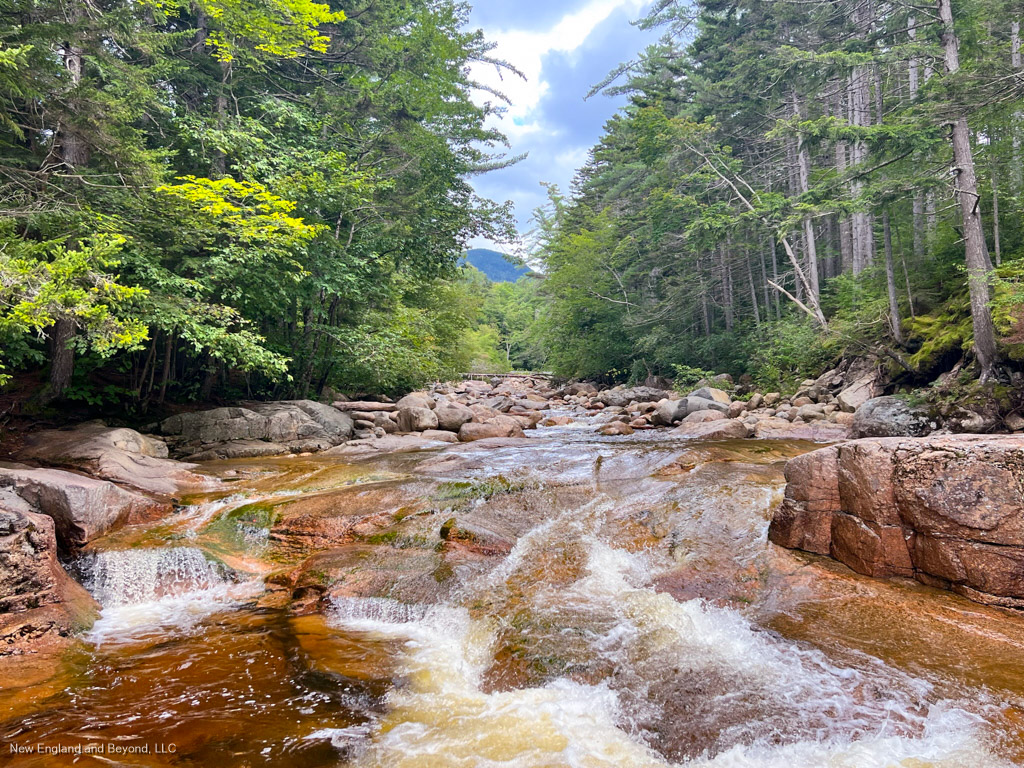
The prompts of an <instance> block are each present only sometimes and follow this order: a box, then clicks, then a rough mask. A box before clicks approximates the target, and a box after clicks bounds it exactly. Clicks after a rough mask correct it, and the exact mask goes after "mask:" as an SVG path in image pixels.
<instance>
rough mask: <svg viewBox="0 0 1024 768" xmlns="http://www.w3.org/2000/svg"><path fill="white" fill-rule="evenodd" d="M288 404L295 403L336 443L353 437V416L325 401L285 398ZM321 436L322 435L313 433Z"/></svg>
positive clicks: (325, 435)
mask: <svg viewBox="0 0 1024 768" xmlns="http://www.w3.org/2000/svg"><path fill="white" fill-rule="evenodd" d="M284 403H285V404H286V405H293V406H295V407H296V408H298V409H299V410H301V411H302V412H303V413H305V414H306V415H307V416H308V417H309V418H311V419H312V420H313V421H315V422H316V423H317V424H319V425H320V428H321V430H323V437H326V438H327V439H328V440H330V441H332V442H334V443H340V442H342V441H344V440H348V439H349V438H350V437H352V430H353V426H352V417H351V416H349V415H348V414H346V413H342V412H341V411H339V410H338V409H337V408H333V407H331V406H329V405H326V404H325V403H318V402H316V401H315V400H285V401H284ZM313 437H321V435H313Z"/></svg>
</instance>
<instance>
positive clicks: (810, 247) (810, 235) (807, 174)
mask: <svg viewBox="0 0 1024 768" xmlns="http://www.w3.org/2000/svg"><path fill="white" fill-rule="evenodd" d="M790 99H791V104H792V108H793V117H796V118H799V117H801V110H800V98H799V96H797V93H796V91H795V90H794V91H791V92H790ZM796 166H797V168H796V170H797V183H798V185H799V194H800V195H806V194H807V192H808V191H809V190H810V188H811V181H810V180H811V155H810V152H808V151H807V145H806V144H804V142H803V137H798V138H797V146H796ZM803 231H804V232H803V234H804V256H805V257H806V258H807V282H808V283H809V284H810V291H811V293H813V294H814V299H815V301H818V300H819V299H820V297H821V290H820V288H819V279H818V244H817V242H816V241H815V239H814V224H813V222H812V221H811V217H810V216H804V219H803Z"/></svg>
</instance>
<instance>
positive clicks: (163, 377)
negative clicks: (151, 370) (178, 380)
mask: <svg viewBox="0 0 1024 768" xmlns="http://www.w3.org/2000/svg"><path fill="white" fill-rule="evenodd" d="M173 355H174V334H173V333H170V332H168V334H167V342H166V344H165V346H164V369H163V371H162V372H161V374H160V400H159V402H160V403H163V402H164V399H165V398H166V397H167V382H168V381H169V380H170V378H171V361H172V359H173Z"/></svg>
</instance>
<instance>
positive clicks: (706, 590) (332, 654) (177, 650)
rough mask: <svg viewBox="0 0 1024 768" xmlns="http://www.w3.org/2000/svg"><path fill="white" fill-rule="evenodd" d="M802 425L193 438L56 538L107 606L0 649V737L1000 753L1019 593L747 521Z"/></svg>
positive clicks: (244, 746)
mask: <svg viewBox="0 0 1024 768" xmlns="http://www.w3.org/2000/svg"><path fill="white" fill-rule="evenodd" d="M813 447H814V446H812V445H808V444H798V443H782V442H758V441H736V442H725V443H696V442H692V441H685V440H679V439H675V438H672V437H671V436H667V435H664V434H654V433H648V434H641V435H637V436H634V437H628V438H602V437H599V436H597V435H595V434H594V433H593V432H592V431H590V429H588V428H585V427H580V426H577V427H558V428H549V429H540V430H537V431H536V433H534V434H533V435H532V436H531V438H530V440H528V441H518V442H515V443H501V444H499V445H497V446H494V445H490V446H479V445H476V446H474V445H470V446H453V447H451V448H449V449H446V450H444V451H429V452H421V453H415V454H393V455H390V456H383V457H377V458H370V459H363V460H360V461H353V460H349V461H348V462H346V461H343V460H340V459H337V458H333V459H332V458H326V457H324V458H317V457H307V458H289V459H257V460H250V461H238V462H220V463H214V464H210V465H208V466H207V467H206V468H205V469H206V471H207V472H208V473H210V474H212V475H215V476H218V477H220V478H222V479H223V481H224V483H223V485H222V487H221V489H220V490H218V491H217V492H216V493H210V494H207V495H205V496H202V497H197V498H195V499H190V500H189V501H190V505H189V506H188V507H186V508H184V509H182V510H180V511H179V512H178V513H177V514H176V515H174V516H173V517H172V518H170V519H168V520H165V521H162V522H160V523H158V524H155V525H150V526H148V527H142V528H134V529H125V530H122V531H119V532H118V533H116V534H114V535H112V536H110V537H108V538H107V539H105V540H103V541H99V542H96V543H95V544H94V545H93V546H91V547H90V550H89V551H88V552H87V553H85V554H84V555H83V557H82V558H81V559H80V560H79V561H78V562H76V563H74V564H72V565H71V568H72V572H73V573H75V574H76V575H77V576H78V577H79V578H80V579H82V581H83V583H85V584H86V586H87V587H88V588H89V589H90V590H91V591H92V592H93V594H94V595H95V596H96V597H97V599H98V600H99V601H100V603H101V604H102V605H103V607H104V609H103V612H102V614H101V617H100V619H99V621H98V622H97V624H96V625H95V626H94V627H93V629H92V630H91V631H90V632H89V633H87V634H85V635H84V636H82V638H81V639H80V641H79V642H78V643H77V644H76V646H75V647H74V648H73V649H72V650H71V651H70V652H68V653H67V654H65V656H64V657H63V658H62V659H60V660H59V664H56V665H54V666H53V668H52V669H49V670H48V671H47V672H46V673H45V674H43V673H40V671H39V669H38V665H37V666H36V667H35V668H33V673H32V674H21V673H19V671H18V670H19V669H20V668H19V667H17V666H14V665H11V666H9V674H8V675H7V679H6V682H5V683H4V684H3V685H4V687H3V688H0V739H2V742H3V744H2V745H0V747H2V750H3V758H2V762H3V763H4V764H10V765H15V766H57V765H60V766H64V765H70V764H72V763H73V762H74V764H76V765H86V766H87V765H93V764H94V765H101V764H102V765H132V766H165V765H166V766H207V765H209V766H264V765H266V766H295V767H297V768H302V767H304V766H321V765H332V766H339V765H340V766H354V767H358V768H363V767H369V766H395V767H402V768H404V767H405V766H409V767H410V768H412V767H420V766H423V767H434V766H437V767H439V768H440V767H444V768H448V767H449V766H451V767H453V768H461V767H462V766H466V767H469V766H487V767H488V768H490V767H491V766H503V767H511V768H518V767H519V766H523V767H524V768H528V767H532V766H538V767H540V766H544V767H547V766H666V765H688V766H702V767H703V766H715V767H716V768H717V767H719V766H730V767H733V766H765V767H768V766H783V767H784V768H801V767H803V766H806V767H808V768H811V767H814V768H817V767H818V766H837V767H840V766H841V767H843V768H862V767H863V768H868V767H870V766H901V767H903V768H924V767H925V766H944V767H948V768H960V767H961V766H971V767H974V766H978V767H983V766H1006V765H1015V764H1021V763H1024V662H1022V661H1021V660H1022V659H1024V654H1022V652H1024V616H1021V615H1019V614H1016V613H1013V612H1010V611H1003V610H999V609H991V608H986V607H982V606H978V605H975V604H972V603H969V602H967V601H965V600H963V599H962V598H959V597H957V596H955V595H952V594H948V593H944V592H940V591H937V590H933V589H929V588H926V587H923V586H920V585H916V584H913V583H910V582H900V583H896V582H880V581H875V580H871V579H867V578H864V577H860V576H857V575H855V574H852V573H851V572H850V571H848V570H847V569H845V568H844V567H842V566H839V565H838V564H835V563H832V562H830V561H827V560H824V559H822V558H815V557H812V556H804V555H798V554H794V553H791V552H785V551H782V550H779V549H777V548H775V547H773V546H772V545H770V544H768V543H767V541H766V530H767V523H768V520H769V519H770V516H771V511H772V509H773V508H774V506H775V505H776V504H777V503H778V502H779V500H780V498H781V490H782V484H783V480H782V466H783V464H784V462H785V460H786V458H788V457H791V456H794V455H797V454H799V453H801V452H803V451H806V450H810V449H812V448H813ZM452 518H454V519H455V520H456V521H458V522H459V523H460V524H462V525H465V526H467V527H468V528H470V529H472V530H474V531H477V532H479V531H483V532H484V533H483V534H481V535H482V536H483V539H486V538H487V537H488V536H490V537H491V539H488V540H486V541H484V540H483V539H481V540H480V541H476V542H475V544H476V545H479V546H475V545H474V542H473V541H470V542H469V544H468V545H467V544H465V542H464V543H463V544H454V543H453V542H451V541H449V542H447V543H446V542H444V541H442V539H441V538H440V537H439V531H440V528H441V526H442V524H443V523H445V522H446V521H449V520H450V519H452ZM491 540H493V541H491ZM489 541H490V543H488V542H489ZM481 542H482V543H481ZM494 542H497V544H494ZM492 544H493V546H492ZM311 555H315V557H314V559H313V560H310V561H307V558H309V557H310V556H311ZM304 563H305V565H304ZM293 595H294V599H293ZM310 596H312V597H310ZM0 668H2V667H0ZM12 745H15V746H16V747H17V749H18V750H21V752H20V753H16V751H15V750H12ZM112 745H113V746H112ZM40 746H42V747H43V749H42V750H40V749H39V747H40ZM61 746H64V747H66V748H70V749H72V750H74V749H76V748H79V747H80V748H81V750H82V754H75V753H71V754H67V753H65V754H52V752H53V751H55V750H56V749H57V748H59V747H61ZM114 747H121V748H132V747H134V748H143V747H144V748H146V749H148V752H144V753H137V752H136V753H134V754H127V755H126V754H118V752H117V750H116V749H114ZM90 750H92V751H90Z"/></svg>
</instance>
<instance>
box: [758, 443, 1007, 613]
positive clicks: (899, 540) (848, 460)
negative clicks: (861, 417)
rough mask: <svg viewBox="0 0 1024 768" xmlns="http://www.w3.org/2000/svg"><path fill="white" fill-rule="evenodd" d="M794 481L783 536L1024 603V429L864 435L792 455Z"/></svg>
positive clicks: (866, 566)
mask: <svg viewBox="0 0 1024 768" xmlns="http://www.w3.org/2000/svg"><path fill="white" fill-rule="evenodd" d="M786 478H787V481H788V485H787V487H786V498H785V500H784V501H783V503H782V506H781V507H780V508H779V511H778V512H777V513H776V514H775V516H774V518H773V520H772V523H771V526H770V528H769V538H770V539H771V540H772V541H774V542H775V543H777V544H780V545H782V546H786V547H791V548H796V549H805V550H808V551H811V552H817V553H819V554H830V555H831V556H832V557H834V558H836V559H837V560H839V561H840V562H843V563H845V564H846V565H848V566H850V567H851V568H852V569H854V570H855V571H857V572H859V573H863V574H866V575H870V576H880V577H885V576H911V575H912V576H915V577H916V578H917V579H918V580H920V581H923V582H925V583H927V584H931V585H933V586H939V587H946V588H949V589H952V590H954V591H956V592H959V593H960V594H962V595H964V596H966V597H969V598H970V599H972V600H977V601H979V602H985V603H991V604H997V605H1004V606H1011V607H1024V515H1022V514H1021V511H1022V510H1024V436H1018V435H1006V436H994V437H988V436H982V435H948V436H934V437H925V438H882V439H877V438H876V439H863V440H856V441H852V442H849V443H845V444H843V445H840V446H833V447H830V448H826V449H822V450H818V451H814V452H813V453H809V454H806V455H804V456H801V457H798V458H797V459H793V460H791V461H790V462H789V465H787V468H786ZM822 489H824V490H822ZM811 500H813V502H814V503H811Z"/></svg>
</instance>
